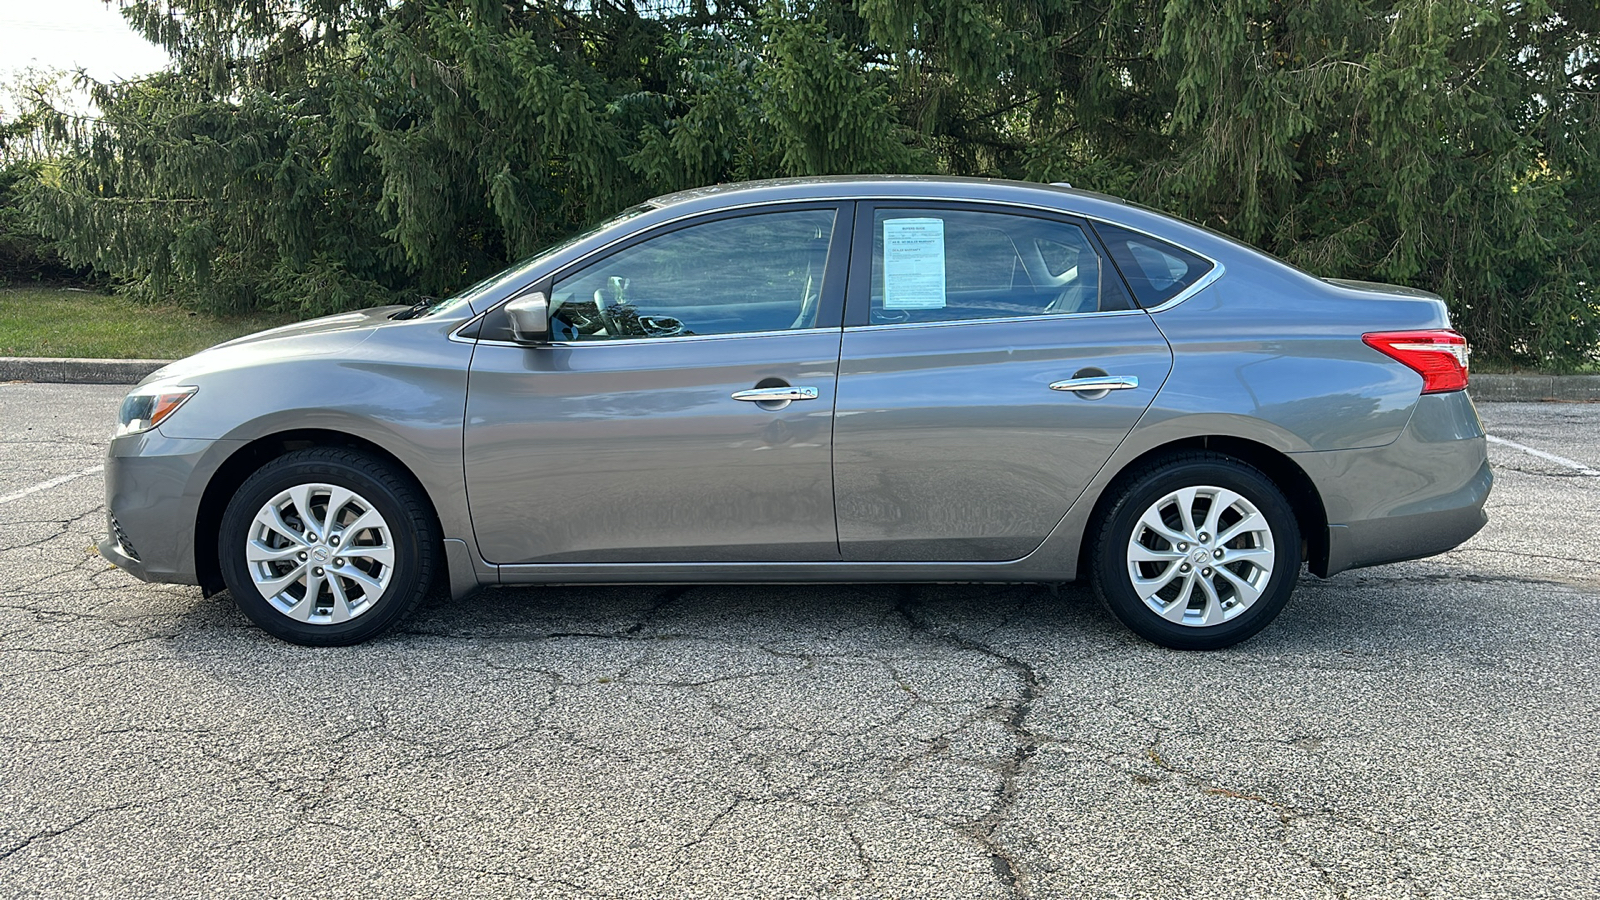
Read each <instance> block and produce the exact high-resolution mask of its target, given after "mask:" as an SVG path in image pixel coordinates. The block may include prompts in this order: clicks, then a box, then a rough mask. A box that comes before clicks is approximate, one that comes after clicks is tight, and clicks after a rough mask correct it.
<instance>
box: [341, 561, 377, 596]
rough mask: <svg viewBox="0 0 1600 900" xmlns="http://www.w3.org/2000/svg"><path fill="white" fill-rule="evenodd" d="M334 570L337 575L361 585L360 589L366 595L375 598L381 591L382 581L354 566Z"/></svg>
mask: <svg viewBox="0 0 1600 900" xmlns="http://www.w3.org/2000/svg"><path fill="white" fill-rule="evenodd" d="M335 571H336V572H337V573H338V574H339V575H341V576H343V577H345V578H348V579H350V580H351V581H354V582H355V583H356V584H359V585H361V590H363V591H365V592H366V596H367V597H371V598H376V597H377V596H378V595H379V594H381V593H383V582H380V581H379V580H378V579H376V578H373V577H372V576H371V575H368V574H367V573H365V572H363V571H361V570H360V569H358V568H356V567H355V566H345V567H343V568H341V569H336V570H335Z"/></svg>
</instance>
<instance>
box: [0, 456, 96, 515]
mask: <svg viewBox="0 0 1600 900" xmlns="http://www.w3.org/2000/svg"><path fill="white" fill-rule="evenodd" d="M104 470H105V463H101V464H100V465H98V466H90V467H89V468H87V469H84V470H83V471H82V472H73V473H72V474H70V475H62V476H60V477H58V478H52V479H50V480H49V481H41V482H39V483H38V484H36V485H34V486H33V487H26V488H23V489H22V490H20V491H17V492H16V493H14V494H6V495H5V496H4V497H0V506H3V505H5V504H7V503H10V502H11V501H13V500H21V499H22V498H23V497H26V496H28V495H29V494H37V493H39V492H40V491H48V490H50V489H51V488H53V487H60V486H61V485H63V484H66V483H67V482H69V481H76V480H78V479H79V478H82V477H84V476H85V475H94V474H96V473H98V472H101V471H104Z"/></svg>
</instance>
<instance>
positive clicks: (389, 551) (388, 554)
mask: <svg viewBox="0 0 1600 900" xmlns="http://www.w3.org/2000/svg"><path fill="white" fill-rule="evenodd" d="M344 555H345V556H348V557H350V558H351V559H370V560H372V561H373V562H375V563H380V564H382V565H383V566H384V567H385V568H387V567H389V566H392V565H394V548H393V547H367V546H362V545H357V546H354V547H347V548H345V549H344Z"/></svg>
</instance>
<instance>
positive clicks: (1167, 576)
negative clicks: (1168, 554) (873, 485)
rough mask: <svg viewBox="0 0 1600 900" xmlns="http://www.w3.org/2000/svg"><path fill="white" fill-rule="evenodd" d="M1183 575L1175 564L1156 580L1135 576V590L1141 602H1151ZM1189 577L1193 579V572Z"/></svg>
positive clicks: (1155, 578) (1168, 567)
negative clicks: (1173, 580)
mask: <svg viewBox="0 0 1600 900" xmlns="http://www.w3.org/2000/svg"><path fill="white" fill-rule="evenodd" d="M1181 574H1183V573H1182V572H1181V571H1179V568H1178V564H1177V563H1173V564H1172V565H1170V566H1167V568H1166V571H1164V572H1162V573H1161V574H1160V575H1157V576H1156V577H1154V578H1141V577H1139V576H1137V575H1135V576H1134V577H1133V589H1134V590H1135V591H1137V592H1138V593H1139V598H1140V599H1141V600H1144V601H1146V602H1149V600H1150V598H1151V597H1153V596H1155V595H1156V593H1157V592H1158V591H1160V590H1161V589H1162V588H1164V587H1166V586H1167V585H1169V584H1171V583H1172V579H1174V578H1177V577H1178V576H1179V575H1181ZM1189 577H1190V578H1193V577H1194V574H1193V573H1192V572H1191V573H1190V574H1189Z"/></svg>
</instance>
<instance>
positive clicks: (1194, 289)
mask: <svg viewBox="0 0 1600 900" xmlns="http://www.w3.org/2000/svg"><path fill="white" fill-rule="evenodd" d="M863 202H866V203H878V204H884V203H889V204H898V203H901V202H905V203H967V204H987V205H990V206H1009V207H1013V208H1016V209H1028V210H1033V211H1034V212H1042V213H1049V214H1051V215H1057V216H1074V217H1076V218H1079V219H1084V220H1086V221H1089V222H1102V223H1104V224H1106V225H1113V226H1116V227H1117V228H1121V229H1123V230H1125V231H1131V232H1133V233H1135V234H1142V235H1144V236H1145V237H1147V238H1153V239H1155V240H1158V241H1161V242H1162V243H1164V244H1171V245H1173V246H1174V247H1178V248H1180V249H1182V250H1183V251H1184V252H1186V253H1193V254H1194V255H1195V256H1198V257H1200V258H1201V259H1203V260H1205V261H1206V262H1209V263H1211V266H1212V268H1211V271H1210V272H1207V273H1206V274H1205V276H1204V277H1202V278H1201V279H1200V280H1199V281H1196V282H1195V283H1194V284H1192V285H1190V286H1189V287H1187V288H1184V289H1183V290H1182V291H1180V292H1178V294H1177V295H1176V296H1174V297H1173V298H1172V299H1170V300H1168V301H1166V302H1165V303H1162V304H1161V305H1159V306H1153V307H1151V308H1149V309H1144V308H1142V307H1141V308H1140V309H1139V310H1136V311H1137V312H1148V313H1156V312H1165V311H1166V310H1169V309H1171V308H1173V307H1174V306H1177V305H1178V304H1180V303H1182V302H1183V301H1185V300H1187V299H1189V298H1190V297H1192V296H1194V295H1195V294H1198V293H1199V292H1200V291H1202V290H1204V289H1205V288H1207V287H1209V286H1211V284H1213V283H1214V282H1215V281H1216V280H1217V279H1218V278H1221V277H1222V274H1223V272H1224V271H1226V267H1225V266H1223V265H1222V263H1221V261H1219V260H1217V259H1214V258H1212V257H1210V256H1207V255H1206V254H1204V253H1201V252H1200V251H1198V250H1195V249H1194V248H1192V247H1188V246H1185V245H1184V244H1181V243H1179V242H1177V241H1174V240H1171V239H1170V238H1164V237H1162V236H1161V235H1159V234H1151V233H1150V232H1148V231H1145V230H1144V229H1143V228H1135V227H1134V226H1132V225H1127V224H1124V223H1122V222H1117V221H1114V220H1112V219H1108V218H1106V217H1104V216H1097V215H1092V214H1090V213H1081V212H1074V211H1073V210H1070V209H1058V208H1056V207H1053V206H1040V205H1039V204H1037V203H1023V202H1021V201H1017V200H987V199H985V200H974V199H972V198H969V197H936V196H923V195H920V194H919V195H911V194H905V195H895V196H887V197H886V196H883V195H881V194H875V193H870V192H868V193H862V194H856V195H848V196H838V197H807V198H804V199H794V200H752V201H750V202H748V203H736V204H734V205H731V206H719V207H717V208H716V209H702V210H698V211H696V212H688V213H684V214H682V215H678V216H673V217H672V218H669V219H663V220H661V221H660V222H657V223H655V224H654V225H651V226H650V227H649V230H651V231H654V230H655V229H657V228H662V227H665V226H667V225H674V224H676V223H678V222H682V221H684V220H686V219H694V218H699V217H700V216H706V215H716V214H718V213H725V212H737V211H739V210H742V209H757V208H760V207H770V208H773V209H775V210H776V209H780V208H782V207H785V206H802V205H808V204H824V205H825V204H829V203H863ZM658 208H665V207H658ZM629 221H631V220H629ZM835 227H838V226H837V223H836V224H835ZM637 234H638V232H630V233H628V234H625V235H621V236H619V237H617V238H616V239H615V240H612V241H608V242H606V243H605V244H602V245H600V246H599V247H596V248H594V249H593V250H590V251H589V252H588V253H585V254H583V255H582V256H579V257H576V258H574V259H572V260H570V261H568V262H566V263H563V264H562V265H561V266H559V267H558V271H559V270H560V269H567V268H570V267H572V266H575V265H586V264H587V263H588V261H589V260H590V259H591V258H593V257H595V256H598V255H599V254H601V253H604V252H606V251H607V250H609V249H611V248H612V247H614V246H616V245H617V244H620V243H622V242H623V241H626V240H628V239H630V238H632V237H634V236H636V235H637ZM551 274H553V273H551ZM544 277H548V275H542V276H540V277H539V278H535V279H533V280H532V281H530V282H528V284H534V283H537V282H538V281H539V280H540V279H542V278H544ZM527 287H528V285H527V284H525V285H522V286H521V287H519V288H517V289H515V290H513V291H512V292H511V293H510V294H509V295H507V297H506V298H505V299H504V300H502V301H500V302H499V303H496V304H494V305H493V306H491V307H489V308H488V309H486V310H484V311H483V312H481V313H479V314H477V315H476V316H473V317H472V318H470V319H468V320H467V321H466V322H464V323H462V324H461V326H460V327H459V328H457V329H455V330H454V331H452V332H451V333H450V338H451V340H460V341H461V342H463V343H468V344H478V343H483V344H505V345H508V346H512V347H520V346H522V345H521V344H517V343H514V342H512V341H489V340H482V339H479V338H463V337H460V336H459V335H460V333H461V332H462V331H465V330H466V329H467V328H468V327H469V326H471V325H472V324H474V323H475V322H477V321H479V320H480V319H483V318H485V317H487V316H488V315H489V313H491V312H494V311H495V310H496V309H499V308H500V307H501V306H502V305H504V304H505V303H507V302H509V301H510V300H512V299H513V298H515V297H516V296H517V295H518V294H520V293H522V292H523V291H524V290H526V289H527ZM1134 302H1135V303H1137V302H1138V298H1134ZM1117 312H1123V310H1118V311H1117ZM1105 314H1106V313H1073V314H1071V315H1105ZM1023 318H1025V319H1039V318H1042V317H1041V316H1025V317H1023ZM962 321H967V322H995V321H999V320H998V319H964V320H957V321H956V322H949V323H934V322H926V323H917V324H919V325H922V324H927V325H934V324H951V325H955V324H960V323H961V322H962ZM850 327H858V328H859V327H871V328H885V327H896V326H888V325H870V326H850ZM823 330H824V331H832V330H833V329H831V328H829V329H823ZM792 333H794V332H787V331H778V332H742V333H740V334H739V335H726V336H727V337H744V336H748V335H750V334H792ZM718 336H719V335H691V337H718ZM548 346H562V345H556V344H550V345H548ZM570 346H578V344H577V343H576V342H573V343H572V344H570Z"/></svg>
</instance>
